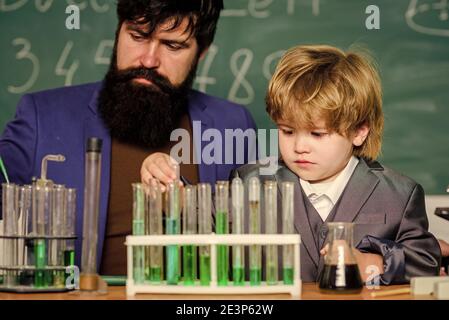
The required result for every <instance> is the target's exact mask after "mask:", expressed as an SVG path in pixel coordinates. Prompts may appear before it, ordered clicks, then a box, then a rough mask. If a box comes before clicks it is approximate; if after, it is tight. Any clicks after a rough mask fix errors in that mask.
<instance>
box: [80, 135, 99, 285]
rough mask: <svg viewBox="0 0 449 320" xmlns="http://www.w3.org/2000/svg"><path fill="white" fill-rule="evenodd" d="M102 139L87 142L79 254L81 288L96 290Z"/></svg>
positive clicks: (91, 139) (92, 139)
mask: <svg viewBox="0 0 449 320" xmlns="http://www.w3.org/2000/svg"><path fill="white" fill-rule="evenodd" d="M101 147H102V140H100V139H97V138H90V139H88V142H87V150H86V151H87V152H86V159H85V178H84V213H83V245H82V254H81V283H80V288H81V290H87V291H95V290H98V275H97V244H98V217H99V210H100V177H101Z"/></svg>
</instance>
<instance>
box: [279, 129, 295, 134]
mask: <svg viewBox="0 0 449 320" xmlns="http://www.w3.org/2000/svg"><path fill="white" fill-rule="evenodd" d="M281 132H282V133H283V134H285V135H291V134H293V130H289V129H281Z"/></svg>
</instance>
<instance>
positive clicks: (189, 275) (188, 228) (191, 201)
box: [183, 185, 198, 285]
mask: <svg viewBox="0 0 449 320" xmlns="http://www.w3.org/2000/svg"><path fill="white" fill-rule="evenodd" d="M183 217H184V219H183V234H197V223H198V219H197V212H196V187H195V186H191V185H188V186H186V187H185V189H184V214H183ZM196 249H197V248H196V246H194V245H185V246H184V248H183V267H184V269H183V271H184V284H185V285H194V284H195V281H196V277H197V275H196V271H197V262H196Z"/></svg>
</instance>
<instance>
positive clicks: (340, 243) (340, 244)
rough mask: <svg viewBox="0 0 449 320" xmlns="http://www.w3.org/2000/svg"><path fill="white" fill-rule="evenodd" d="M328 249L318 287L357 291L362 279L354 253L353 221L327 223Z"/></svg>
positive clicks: (347, 291)
mask: <svg viewBox="0 0 449 320" xmlns="http://www.w3.org/2000/svg"><path fill="white" fill-rule="evenodd" d="M327 227H328V230H329V232H328V235H327V245H328V251H327V254H326V256H325V257H324V268H323V271H322V273H321V275H320V281H319V288H320V290H321V291H322V292H328V293H358V292H360V291H361V290H362V285H363V283H362V279H361V277H360V271H359V267H358V265H357V261H356V258H355V255H354V251H353V250H354V245H353V229H354V224H353V223H345V222H330V223H327Z"/></svg>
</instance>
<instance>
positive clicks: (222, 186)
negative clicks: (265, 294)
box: [215, 181, 229, 286]
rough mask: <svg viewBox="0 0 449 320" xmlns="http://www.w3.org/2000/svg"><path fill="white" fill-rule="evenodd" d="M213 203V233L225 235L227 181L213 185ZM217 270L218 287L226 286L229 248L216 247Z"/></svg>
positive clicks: (227, 195) (223, 246) (227, 197)
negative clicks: (214, 210) (214, 211)
mask: <svg viewBox="0 0 449 320" xmlns="http://www.w3.org/2000/svg"><path fill="white" fill-rule="evenodd" d="M215 201H216V203H215V208H216V213H215V228H216V230H215V231H216V233H217V234H227V233H228V201H229V183H228V182H227V181H218V182H217V184H216V185H215ZM217 268H218V270H217V280H218V285H219V286H226V285H228V274H229V248H228V246H226V245H217Z"/></svg>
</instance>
